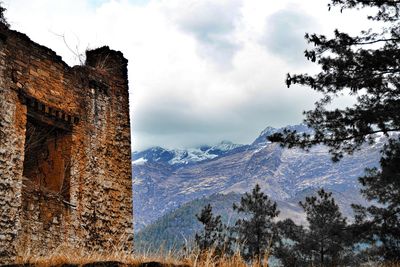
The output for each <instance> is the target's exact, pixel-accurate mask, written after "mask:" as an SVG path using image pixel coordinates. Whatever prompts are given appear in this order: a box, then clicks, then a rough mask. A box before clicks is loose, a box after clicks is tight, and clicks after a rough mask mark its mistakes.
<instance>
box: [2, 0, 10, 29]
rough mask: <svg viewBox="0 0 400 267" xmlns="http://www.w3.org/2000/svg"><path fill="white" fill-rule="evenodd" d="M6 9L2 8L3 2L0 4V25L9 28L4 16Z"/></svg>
mask: <svg viewBox="0 0 400 267" xmlns="http://www.w3.org/2000/svg"><path fill="white" fill-rule="evenodd" d="M6 10H7V9H5V8H4V7H3V2H0V23H1V24H3V25H5V26H6V27H7V28H8V27H10V24H8V22H7V19H6V17H5V15H4V13H5V12H6Z"/></svg>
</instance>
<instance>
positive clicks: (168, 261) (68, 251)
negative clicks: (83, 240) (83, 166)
mask: <svg viewBox="0 0 400 267" xmlns="http://www.w3.org/2000/svg"><path fill="white" fill-rule="evenodd" d="M104 262H113V263H115V262H117V263H119V265H121V266H132V267H135V266H146V265H145V263H149V262H157V263H161V265H158V266H171V267H172V266H181V267H182V266H193V267H266V266H267V264H266V263H267V262H268V256H266V257H265V258H264V259H263V260H262V262H253V263H252V264H249V263H246V262H245V261H244V260H243V258H242V257H241V255H240V253H236V254H235V255H233V256H232V257H227V256H222V257H216V256H215V253H214V252H213V251H209V252H207V253H203V254H200V253H199V252H198V251H196V250H192V251H167V252H162V251H158V252H157V253H156V254H150V253H146V252H144V253H143V252H141V253H136V254H127V253H124V252H119V251H117V252H113V253H99V252H83V251H82V250H80V249H76V248H71V247H68V246H60V247H59V248H58V249H56V250H55V251H54V252H53V253H51V254H49V255H46V256H35V255H32V254H30V253H29V252H25V253H24V254H22V255H20V256H19V257H18V258H17V260H16V262H15V263H16V264H31V265H35V266H40V267H48V266H62V265H65V264H70V265H85V264H93V263H104ZM263 263H264V264H263ZM114 266H115V264H114ZM363 266H365V267H400V263H386V264H376V263H375V264H374V263H370V264H366V265H363Z"/></svg>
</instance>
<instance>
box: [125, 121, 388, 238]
mask: <svg viewBox="0 0 400 267" xmlns="http://www.w3.org/2000/svg"><path fill="white" fill-rule="evenodd" d="M290 127H291V129H292V130H296V131H297V132H305V131H307V132H308V133H310V132H311V130H310V129H308V128H306V126H305V125H294V126H290ZM282 130H283V128H272V127H269V128H268V127H267V128H266V129H265V130H264V131H262V132H261V134H260V135H259V136H258V137H257V138H256V139H255V140H254V141H253V142H252V143H251V144H248V145H238V144H233V143H230V142H229V143H228V142H225V145H226V144H228V145H227V146H225V148H226V149H224V150H221V149H220V150H219V151H218V152H215V154H213V153H211V152H210V149H211V148H212V147H213V146H206V145H204V146H202V147H199V148H196V149H193V150H187V151H186V152H187V153H186V154H185V153H184V151H182V150H179V151H178V152H176V151H174V150H167V149H163V148H156V149H153V150H152V149H149V150H146V151H142V152H137V153H136V154H135V156H134V161H133V162H134V163H135V162H136V163H135V164H134V165H133V174H134V175H133V176H134V179H133V183H134V193H135V194H134V209H135V230H136V231H138V230H140V229H143V228H144V227H145V226H146V225H149V224H151V223H152V222H154V221H156V220H157V219H158V218H160V217H161V216H163V215H164V214H166V213H168V212H171V211H173V210H174V209H177V208H178V207H180V206H181V205H182V204H184V203H187V202H190V201H193V200H195V199H198V198H202V197H207V196H210V195H212V194H217V193H220V194H229V193H237V194H242V193H244V192H247V191H249V190H251V188H252V187H253V186H254V185H255V184H256V183H258V184H260V186H261V188H262V190H263V191H264V192H266V193H267V194H268V195H269V196H270V197H271V198H272V199H274V200H277V201H287V202H291V200H292V199H294V198H296V194H298V193H299V192H302V191H304V190H307V189H310V188H311V189H315V188H320V187H325V188H327V189H331V190H334V191H337V192H339V193H340V192H341V191H346V192H347V193H348V194H353V195H355V196H356V198H357V199H358V200H359V201H361V200H362V198H361V196H360V195H359V183H358V180H357V178H358V177H359V176H361V175H363V174H364V169H365V168H366V167H374V166H378V161H379V158H380V148H381V146H382V143H383V141H384V140H383V139H382V140H381V139H378V144H377V145H376V146H364V147H363V148H362V149H361V150H360V151H357V152H356V153H355V154H354V155H352V156H346V157H345V158H344V159H342V160H341V161H340V162H339V163H336V164H334V163H333V162H332V161H331V155H330V154H329V151H328V148H327V147H324V146H316V147H314V148H312V149H311V150H310V151H309V152H306V151H303V150H301V149H285V148H282V147H280V146H279V144H274V143H270V142H268V141H267V139H266V137H267V136H268V135H270V134H272V133H275V132H279V131H282ZM193 151H195V152H196V153H197V154H196V153H194V152H193ZM199 151H200V152H199ZM191 153H192V154H193V153H194V154H195V156H193V155H191ZM199 153H204V154H201V155H200V154H199ZM218 153H219V155H217V154H218ZM205 154H207V155H214V156H209V157H207V156H204V155H205ZM176 157H177V158H176ZM175 158H176V160H174V159H175ZM138 163H139V164H138Z"/></svg>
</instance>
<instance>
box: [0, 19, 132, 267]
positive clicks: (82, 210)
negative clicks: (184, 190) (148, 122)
mask: <svg viewBox="0 0 400 267" xmlns="http://www.w3.org/2000/svg"><path fill="white" fill-rule="evenodd" d="M130 151H131V147H130V125H129V103H128V80H127V60H126V59H125V58H124V57H123V55H122V53H121V52H117V51H114V50H110V49H109V48H108V47H102V48H99V49H95V50H91V51H87V53H86V63H85V64H84V65H82V66H75V67H69V66H68V65H67V64H65V63H64V62H63V61H62V59H61V58H60V57H59V56H57V55H56V54H55V53H54V52H53V51H52V50H50V49H48V48H46V47H44V46H41V45H39V44H37V43H34V42H33V41H31V40H30V39H29V38H28V37H27V36H26V35H24V34H21V33H19V32H16V31H13V30H10V29H8V28H7V27H5V26H4V25H2V24H1V23H0V263H7V262H13V261H14V260H15V259H17V258H18V255H20V253H24V251H26V250H30V251H31V252H32V253H33V254H36V255H38V254H48V253H49V252H51V250H52V249H54V248H57V247H58V246H60V245H70V246H73V247H78V248H82V249H87V250H96V251H100V252H101V251H108V252H112V250H114V249H118V250H124V251H128V252H129V251H131V250H132V239H133V226H132V220H133V218H132V180H131V155H130V153H131V152H130Z"/></svg>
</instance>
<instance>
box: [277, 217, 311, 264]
mask: <svg viewBox="0 0 400 267" xmlns="http://www.w3.org/2000/svg"><path fill="white" fill-rule="evenodd" d="M277 229H278V236H279V239H278V244H277V246H276V248H275V250H274V256H275V257H276V258H278V259H279V260H280V262H281V264H282V265H283V266H293V267H300V266H308V263H309V262H310V257H309V250H308V246H307V245H308V244H309V243H308V240H307V235H306V229H305V228H304V227H303V226H302V225H296V224H295V223H294V222H293V221H292V220H291V219H286V220H283V221H279V222H277Z"/></svg>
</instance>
